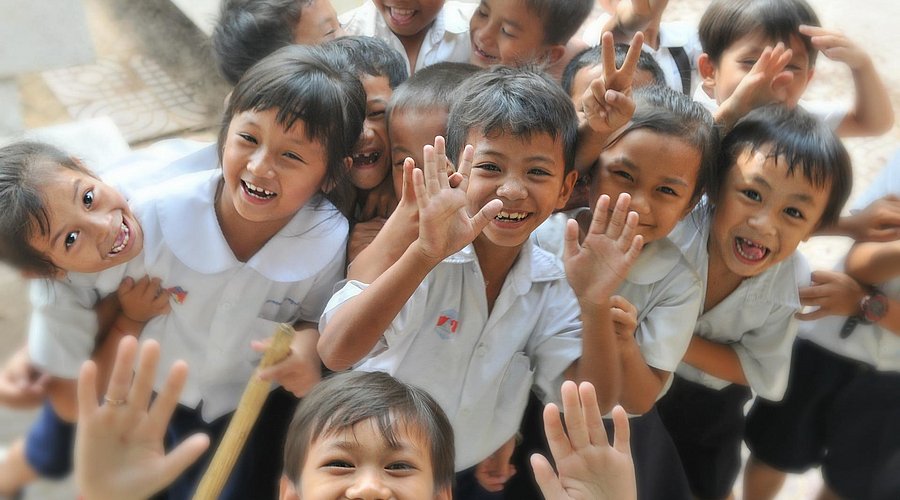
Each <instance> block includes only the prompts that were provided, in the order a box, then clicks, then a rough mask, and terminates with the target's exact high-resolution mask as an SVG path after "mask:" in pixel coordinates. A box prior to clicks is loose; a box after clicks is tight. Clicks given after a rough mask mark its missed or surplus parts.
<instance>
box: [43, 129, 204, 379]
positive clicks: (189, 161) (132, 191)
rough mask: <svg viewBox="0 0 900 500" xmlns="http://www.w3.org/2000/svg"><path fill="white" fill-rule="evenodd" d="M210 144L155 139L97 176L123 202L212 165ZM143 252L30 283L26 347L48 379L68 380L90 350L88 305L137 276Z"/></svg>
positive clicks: (93, 324) (92, 331) (92, 317)
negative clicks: (92, 270)
mask: <svg viewBox="0 0 900 500" xmlns="http://www.w3.org/2000/svg"><path fill="white" fill-rule="evenodd" d="M217 164H218V156H217V153H216V145H215V144H207V143H201V142H196V141H187V140H183V139H172V140H167V141H160V142H158V143H155V144H153V145H151V146H148V147H147V148H143V149H140V150H137V151H134V152H132V153H131V154H129V155H128V156H126V157H125V158H123V159H121V160H119V161H117V162H115V163H113V164H111V165H108V166H105V167H103V168H102V169H101V170H100V171H99V172H98V174H100V176H101V177H102V178H103V180H104V181H105V182H107V183H108V184H110V185H112V186H115V188H116V189H118V190H119V191H120V192H121V193H122V194H123V195H124V196H125V197H126V198H127V199H132V198H133V197H134V196H136V194H137V193H138V192H140V191H141V190H142V189H146V188H148V187H150V186H154V185H155V184H158V183H160V182H163V181H165V180H167V179H170V178H173V177H177V176H179V175H182V174H185V173H190V172H198V171H202V170H206V169H210V168H213V167H215V166H216V165H217ZM143 262H144V259H143V253H141V254H139V255H137V256H136V257H135V258H134V259H132V261H130V262H129V263H127V265H126V264H122V265H119V266H115V267H112V268H109V269H105V270H103V271H101V272H99V273H87V274H85V273H68V275H67V276H66V278H64V279H62V280H45V279H39V280H33V281H32V283H31V284H30V285H29V286H30V291H29V293H30V299H31V306H32V310H31V317H30V321H29V328H28V349H29V354H30V356H31V360H32V362H34V363H35V364H36V365H37V366H39V367H41V368H42V369H43V370H45V371H46V372H47V373H50V374H51V375H53V376H56V377H60V378H66V379H74V378H76V377H77V376H78V371H79V369H80V367H81V363H83V362H84V361H86V360H87V359H89V358H90V356H91V353H92V352H93V350H94V347H95V343H96V339H97V330H98V328H99V326H98V324H97V315H96V314H95V312H94V310H93V307H94V305H96V304H97V302H98V301H100V300H101V299H102V298H104V297H106V296H107V295H109V294H111V293H115V291H116V290H117V289H118V288H119V284H120V283H121V282H122V280H123V279H124V278H125V277H126V276H130V277H132V278H134V279H140V278H142V277H143V276H144V275H145V274H146V272H145V270H144V267H143Z"/></svg>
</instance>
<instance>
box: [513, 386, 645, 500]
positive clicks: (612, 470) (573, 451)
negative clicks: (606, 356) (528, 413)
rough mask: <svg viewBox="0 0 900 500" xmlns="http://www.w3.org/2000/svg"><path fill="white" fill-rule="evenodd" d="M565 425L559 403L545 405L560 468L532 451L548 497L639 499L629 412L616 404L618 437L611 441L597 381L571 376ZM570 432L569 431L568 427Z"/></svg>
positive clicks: (549, 438) (565, 399)
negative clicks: (577, 382)
mask: <svg viewBox="0 0 900 500" xmlns="http://www.w3.org/2000/svg"><path fill="white" fill-rule="evenodd" d="M562 401H563V413H564V414H565V419H566V427H565V428H563V425H562V421H561V419H560V416H559V408H557V406H556V405H555V404H553V403H550V404H548V405H547V406H546V407H545V408H544V431H545V432H546V434H547V441H548V442H549V444H550V453H552V454H553V459H554V461H555V462H556V468H557V471H558V473H557V474H554V472H553V467H551V465H550V463H549V462H548V461H547V459H546V458H545V457H543V456H541V455H537V454H535V455H532V456H531V466H532V468H533V469H534V477H535V479H536V480H537V482H538V486H539V487H540V488H541V492H542V493H543V494H544V498H546V499H547V500H631V499H635V498H637V487H636V485H635V478H634V462H633V461H632V459H631V446H630V443H629V440H630V437H631V436H630V430H629V428H628V417H627V416H626V415H625V410H623V409H622V407H621V406H616V407H615V408H614V409H613V422H614V423H615V442H614V444H613V446H610V445H609V439H608V438H607V436H606V429H605V428H604V427H603V417H602V416H601V414H600V407H599V406H598V405H597V395H596V393H595V392H594V386H593V385H591V384H590V383H589V382H582V383H581V385H579V386H578V387H576V386H575V383H574V382H572V381H566V382H564V383H563V386H562ZM567 431H568V432H567Z"/></svg>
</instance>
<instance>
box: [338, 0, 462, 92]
mask: <svg viewBox="0 0 900 500" xmlns="http://www.w3.org/2000/svg"><path fill="white" fill-rule="evenodd" d="M474 8H475V6H474V5H472V4H471V3H468V2H458V1H449V2H445V0H367V1H366V2H365V3H364V4H362V5H361V6H359V7H357V8H355V9H353V10H351V11H349V12H345V13H344V14H342V15H341V16H340V21H341V25H342V26H343V27H344V29H345V30H346V31H347V33H348V34H350V35H363V36H373V37H375V38H380V39H382V40H384V41H385V42H387V43H388V44H389V45H390V46H391V47H393V48H394V49H396V50H397V51H398V52H400V53H401V54H403V59H404V60H405V61H406V68H407V70H408V71H409V74H410V75H412V74H415V72H416V71H418V70H420V69H422V68H424V67H425V66H430V65H432V64H435V63H439V62H441V61H452V62H465V61H467V60H468V57H469V18H470V17H471V16H472V10H473V9H474Z"/></svg>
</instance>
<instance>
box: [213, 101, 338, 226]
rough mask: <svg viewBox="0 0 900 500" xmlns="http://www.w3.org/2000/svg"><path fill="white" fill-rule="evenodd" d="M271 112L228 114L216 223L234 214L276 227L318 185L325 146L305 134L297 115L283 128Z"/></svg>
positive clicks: (322, 175) (322, 176) (325, 158)
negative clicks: (294, 121) (286, 127)
mask: <svg viewBox="0 0 900 500" xmlns="http://www.w3.org/2000/svg"><path fill="white" fill-rule="evenodd" d="M276 113H277V110H276V109H269V110H266V111H243V112H241V113H237V114H235V115H234V118H232V119H231V123H230V124H229V126H228V132H227V136H226V138H225V145H224V147H223V153H222V170H223V177H224V180H225V185H224V187H223V188H222V192H221V196H220V199H219V203H218V205H217V206H218V208H219V216H220V217H221V218H222V219H225V220H223V221H220V222H221V223H222V225H225V223H226V222H227V219H229V218H240V219H243V220H245V221H250V222H257V223H272V224H273V225H277V226H278V227H279V228H280V227H282V226H284V224H287V223H288V221H290V220H291V218H293V216H294V214H296V213H297V211H298V210H300V209H301V208H302V207H303V206H304V205H306V202H308V201H309V199H310V198H311V197H312V196H313V195H314V194H316V193H317V192H318V191H319V189H320V188H321V187H322V184H323V182H324V180H325V174H326V171H327V168H328V167H327V165H328V155H327V153H326V151H325V146H324V145H323V144H321V143H320V142H318V141H315V140H313V141H310V140H309V139H307V137H306V132H305V128H306V127H305V124H304V123H303V121H302V120H297V122H296V123H294V126H293V127H291V129H290V130H285V129H284V128H283V127H282V126H281V125H279V124H278V122H277V121H276V120H275V116H276Z"/></svg>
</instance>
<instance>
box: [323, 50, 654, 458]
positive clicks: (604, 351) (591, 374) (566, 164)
mask: <svg viewBox="0 0 900 500" xmlns="http://www.w3.org/2000/svg"><path fill="white" fill-rule="evenodd" d="M576 134H577V119H576V116H575V111H574V108H573V106H572V105H571V101H570V99H569V98H568V96H566V95H565V93H564V92H563V91H562V89H561V88H560V87H559V86H558V85H556V84H555V83H554V82H552V81H551V80H550V79H549V78H548V77H547V76H546V75H544V74H541V73H537V72H534V71H531V70H527V69H515V68H508V67H495V68H492V69H491V70H489V71H486V72H482V73H478V74H476V75H474V76H472V77H471V78H469V79H467V80H466V81H465V82H464V83H463V86H462V87H461V88H460V91H459V94H458V99H457V100H456V101H455V102H454V103H453V104H452V106H451V109H450V116H449V125H448V141H447V142H448V150H449V151H450V157H451V159H452V160H456V161H457V162H458V164H459V165H460V168H459V172H458V176H459V177H458V178H457V179H456V180H455V181H454V182H452V183H451V179H448V177H447V176H446V174H445V173H444V168H445V165H446V159H445V158H444V157H443V154H442V153H443V148H442V146H443V141H442V140H440V139H438V140H436V141H435V145H436V147H435V148H431V147H427V148H426V152H425V172H424V173H423V172H422V171H420V170H417V169H416V170H414V169H412V165H411V162H407V164H406V166H405V168H406V171H407V173H408V174H412V176H413V179H414V186H415V190H414V193H415V198H416V202H417V205H418V208H419V210H418V212H419V213H418V237H417V238H416V239H415V241H414V242H413V243H412V244H411V245H410V246H409V248H408V249H407V250H406V251H405V252H404V253H403V255H402V256H401V257H400V258H399V260H397V261H396V262H395V263H393V265H391V266H390V267H388V268H387V270H386V271H385V272H384V273H383V274H381V275H380V276H378V277H377V278H376V279H375V280H374V281H373V282H372V284H371V285H365V284H363V283H360V282H358V281H353V280H351V281H349V282H348V283H347V284H346V285H345V286H344V288H343V289H341V290H340V291H339V292H337V293H336V294H335V296H334V297H332V299H331V301H329V306H328V307H327V308H326V312H325V313H324V314H323V317H322V322H321V326H322V327H323V328H322V336H321V338H320V341H319V352H320V355H321V357H322V359H323V361H324V362H325V364H326V366H328V367H330V368H332V369H346V368H349V367H351V366H352V367H354V368H355V369H359V370H365V371H387V372H388V373H391V374H393V375H395V376H397V377H398V378H399V379H400V380H408V381H410V382H413V383H416V384H417V385H419V386H421V387H423V388H424V389H425V390H427V391H429V393H430V394H432V396H434V397H435V399H437V400H438V402H439V403H440V404H441V405H442V407H443V408H444V410H445V411H446V412H448V415H449V416H450V419H451V422H453V423H454V429H455V430H456V432H457V463H456V469H457V471H466V472H465V474H471V473H472V468H473V467H474V466H475V465H476V464H478V463H479V462H480V461H482V460H484V459H485V458H487V457H488V456H489V455H490V454H491V453H493V452H494V451H495V450H497V449H499V448H500V447H501V446H502V445H504V444H505V443H507V442H508V441H509V440H510V439H512V438H513V437H514V435H515V434H516V431H517V430H518V426H519V422H520V419H521V417H522V413H523V411H524V409H525V404H526V402H527V399H528V393H529V389H531V388H532V386H534V388H535V390H537V391H538V393H539V394H540V395H541V396H542V398H543V399H545V400H551V401H552V400H553V399H556V398H557V397H558V392H557V387H558V383H559V381H560V380H561V377H563V376H567V377H576V378H580V379H590V380H591V381H592V382H594V384H595V385H597V386H598V388H599V394H600V396H599V399H600V406H601V409H604V411H606V410H608V409H609V408H610V407H611V406H612V403H613V402H614V401H616V400H617V399H618V386H619V382H618V379H619V365H618V351H617V348H616V345H615V339H614V336H613V329H612V322H611V319H610V305H609V300H610V299H609V296H610V295H611V293H612V291H613V290H614V289H615V287H616V286H617V285H618V283H619V281H621V276H624V275H625V274H627V270H628V268H629V267H630V265H631V264H632V263H633V261H634V259H635V258H636V256H637V255H638V253H639V249H640V244H641V238H640V237H639V236H635V227H636V224H637V218H636V216H635V214H627V205H628V201H629V197H628V196H627V195H624V196H623V197H621V198H620V199H619V201H618V202H617V204H616V207H615V209H614V210H611V208H610V206H609V205H610V203H609V198H608V197H604V198H602V199H601V201H600V202H599V206H600V207H601V209H600V210H598V211H597V215H596V216H595V220H594V224H593V225H592V228H591V229H592V230H591V231H590V233H589V235H588V237H587V239H586V240H585V242H584V244H583V246H580V245H578V243H577V235H576V233H577V231H575V229H576V228H575V227H574V226H573V227H571V228H569V229H570V231H569V233H571V234H568V235H567V236H568V238H567V240H568V241H567V243H568V245H567V253H566V258H565V266H566V268H567V270H568V271H569V272H568V273H565V274H564V273H563V270H562V269H561V268H560V265H559V261H558V260H556V259H555V258H554V257H552V256H551V255H550V254H548V253H546V252H544V251H543V250H540V249H538V248H537V247H536V246H534V245H533V244H532V243H531V242H530V238H529V237H530V235H531V232H532V231H533V230H534V229H535V228H536V227H537V226H539V225H540V223H541V222H543V221H544V220H545V219H546V218H547V217H548V216H549V215H550V214H551V213H552V212H553V210H555V209H559V208H561V207H562V206H564V205H565V202H566V200H567V199H568V196H569V194H570V193H571V189H572V185H573V184H574V182H575V177H576V174H575V173H574V171H572V165H573V161H574V154H575V152H574V149H575V138H576ZM466 143H471V144H473V145H474V147H472V146H467V147H466V148H463V145H464V144H466ZM454 175H457V174H454ZM451 186H454V187H451ZM610 213H612V216H611V222H609V224H607V219H608V218H609V217H610V216H609V214H610ZM469 214H474V216H470V215H469ZM576 270H577V272H576ZM372 271H373V270H371V269H370V270H369V272H372ZM566 276H568V280H567V279H566ZM582 331H583V332H584V333H583V334H582Z"/></svg>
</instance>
